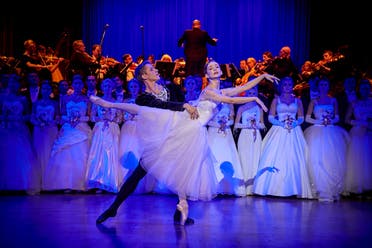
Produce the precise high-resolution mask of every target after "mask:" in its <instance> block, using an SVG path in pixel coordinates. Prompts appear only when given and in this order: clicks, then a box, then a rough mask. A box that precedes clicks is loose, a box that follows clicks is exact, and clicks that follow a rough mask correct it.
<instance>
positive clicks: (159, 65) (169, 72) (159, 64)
mask: <svg viewBox="0 0 372 248" xmlns="http://www.w3.org/2000/svg"><path fill="white" fill-rule="evenodd" d="M155 68H156V69H157V70H158V72H159V75H160V77H162V78H164V79H166V80H171V79H172V77H173V75H174V71H175V68H176V63H174V62H165V61H161V60H157V61H155Z"/></svg>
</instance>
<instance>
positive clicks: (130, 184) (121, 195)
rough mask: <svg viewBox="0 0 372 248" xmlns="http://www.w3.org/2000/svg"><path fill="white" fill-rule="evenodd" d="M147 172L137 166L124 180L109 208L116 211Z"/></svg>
mask: <svg viewBox="0 0 372 248" xmlns="http://www.w3.org/2000/svg"><path fill="white" fill-rule="evenodd" d="M146 174H147V172H146V171H145V170H144V169H143V168H142V166H141V164H139V165H138V166H137V167H136V169H135V170H134V171H133V173H132V174H131V175H130V176H129V177H128V179H127V180H125V182H124V184H123V185H122V186H121V188H120V190H119V192H118V194H117V195H116V198H115V200H114V202H113V203H112V204H111V206H110V208H111V209H115V210H117V209H118V208H119V206H120V205H121V204H122V203H123V201H125V199H127V198H128V196H129V195H130V194H132V193H133V192H134V190H135V189H136V187H137V185H138V183H139V181H141V179H142V178H143V177H144V176H146Z"/></svg>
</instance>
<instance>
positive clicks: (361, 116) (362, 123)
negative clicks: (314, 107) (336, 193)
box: [344, 98, 372, 194]
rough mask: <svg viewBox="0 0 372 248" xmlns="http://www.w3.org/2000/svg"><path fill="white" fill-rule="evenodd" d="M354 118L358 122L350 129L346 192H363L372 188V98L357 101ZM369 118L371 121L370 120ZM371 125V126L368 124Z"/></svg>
mask: <svg viewBox="0 0 372 248" xmlns="http://www.w3.org/2000/svg"><path fill="white" fill-rule="evenodd" d="M354 119H355V121H356V122H357V123H358V124H357V125H354V126H353V127H352V128H351V130H350V131H349V135H350V141H349V144H348V151H347V155H346V156H347V166H346V179H345V189H344V191H345V193H346V194H348V193H356V194H361V193H365V192H366V191H370V190H372V152H371V147H372V126H371V119H372V99H371V98H369V99H368V101H365V102H363V101H357V102H356V103H355V105H354ZM368 119H369V122H368ZM368 125H369V126H368Z"/></svg>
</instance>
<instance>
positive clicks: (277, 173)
mask: <svg viewBox="0 0 372 248" xmlns="http://www.w3.org/2000/svg"><path fill="white" fill-rule="evenodd" d="M276 108H277V109H276V111H277V114H278V119H279V121H285V120H286V119H288V118H291V119H294V120H295V119H296V114H297V109H298V104H297V99H296V100H295V102H293V103H291V104H289V105H287V104H285V103H281V102H280V98H278V104H277V107H276ZM306 156H307V144H306V141H305V138H304V134H303V132H302V129H301V126H296V127H295V128H293V129H291V130H288V129H286V128H284V127H282V126H275V125H273V126H272V127H271V128H270V130H269V131H268V132H267V134H266V136H265V138H264V139H263V141H262V151H261V158H260V162H259V166H258V172H257V175H256V178H255V180H254V183H253V193H255V194H258V195H271V196H281V197H288V196H296V197H298V198H310V199H311V198H313V187H312V184H311V182H310V176H309V172H308V169H307V166H306Z"/></svg>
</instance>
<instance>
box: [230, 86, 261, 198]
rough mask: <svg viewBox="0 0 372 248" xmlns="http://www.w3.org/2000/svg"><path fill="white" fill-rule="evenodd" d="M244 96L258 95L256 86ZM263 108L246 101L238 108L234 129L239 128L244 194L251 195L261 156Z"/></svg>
mask: <svg viewBox="0 0 372 248" xmlns="http://www.w3.org/2000/svg"><path fill="white" fill-rule="evenodd" d="M245 95H246V96H249V97H254V96H256V97H257V96H258V87H257V86H255V87H253V88H252V89H249V90H247V91H246V94H245ZM263 118H264V117H263V110H262V108H261V107H260V106H259V105H258V104H257V103H256V102H248V103H246V104H244V105H242V106H240V107H239V108H238V111H237V114H236V118H235V125H234V130H236V129H241V131H240V134H239V138H238V144H237V146H238V154H239V159H240V163H241V165H242V171H243V177H244V186H245V194H246V195H252V194H253V193H252V187H253V180H254V177H255V176H256V174H257V169H258V162H259V161H260V156H261V145H262V136H261V132H260V130H262V129H265V128H266V127H265V124H264V119H263Z"/></svg>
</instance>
